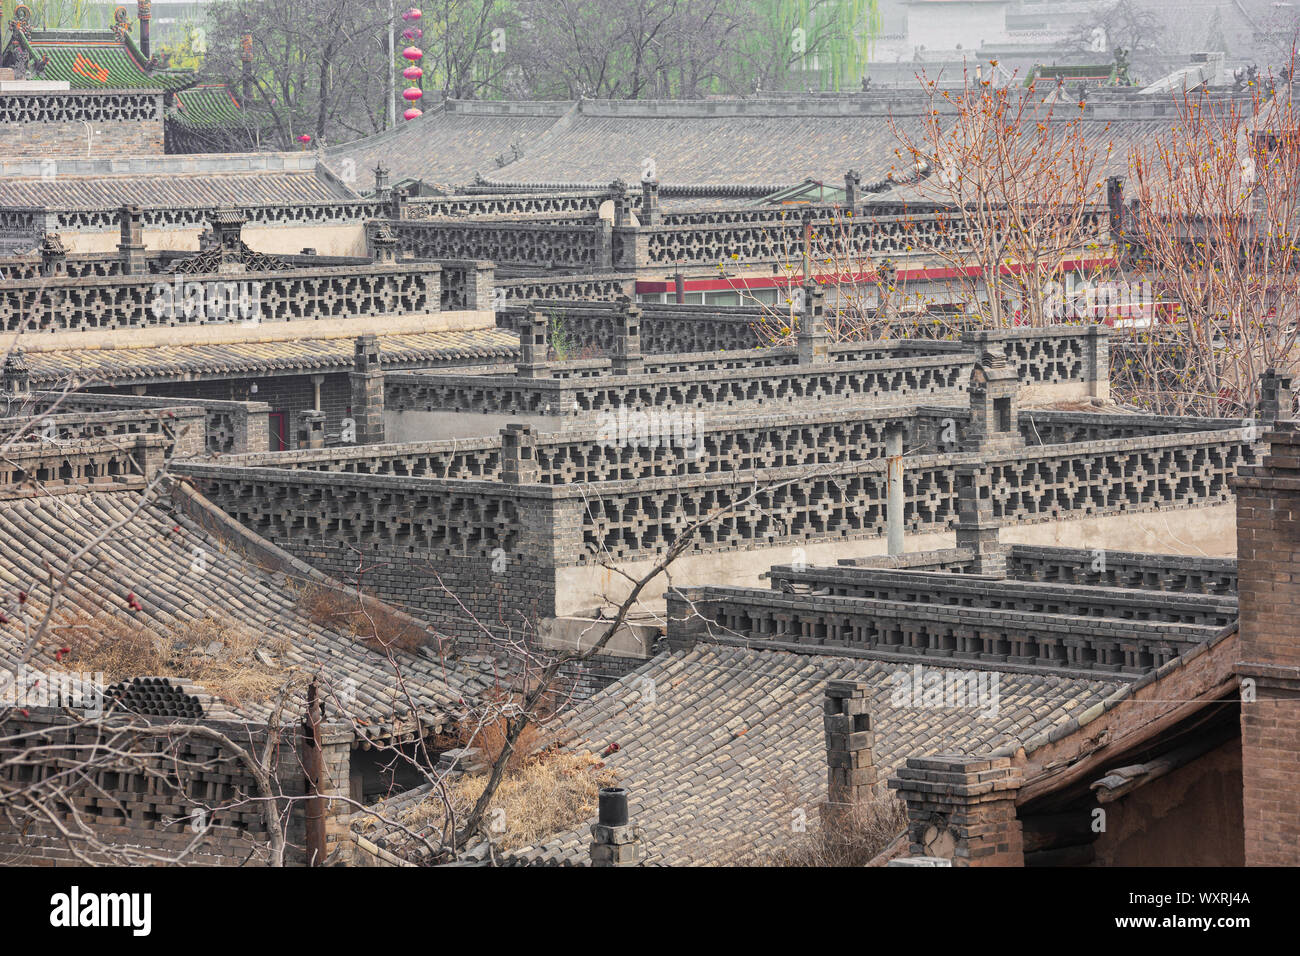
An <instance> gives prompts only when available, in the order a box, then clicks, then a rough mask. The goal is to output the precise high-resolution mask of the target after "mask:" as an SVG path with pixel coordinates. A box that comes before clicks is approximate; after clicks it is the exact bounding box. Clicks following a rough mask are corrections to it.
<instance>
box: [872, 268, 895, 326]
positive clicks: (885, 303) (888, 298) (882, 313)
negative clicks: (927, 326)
mask: <svg viewBox="0 0 1300 956" xmlns="http://www.w3.org/2000/svg"><path fill="white" fill-rule="evenodd" d="M897 282H898V266H896V265H894V261H893V260H892V259H885V260H884V261H883V262H881V263H880V265H879V266H877V267H876V320H877V321H880V322H888V321H889V320H891V319H892V318H893V317H894V314H895V313H896V312H897V311H898V304H897V303H896V302H895V301H894V286H895V285H896V284H897ZM882 334H883V333H882Z"/></svg>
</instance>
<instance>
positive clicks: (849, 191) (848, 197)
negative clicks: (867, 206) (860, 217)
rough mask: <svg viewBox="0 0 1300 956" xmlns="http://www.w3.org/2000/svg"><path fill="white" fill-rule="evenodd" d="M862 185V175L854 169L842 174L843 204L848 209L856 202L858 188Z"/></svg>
mask: <svg viewBox="0 0 1300 956" xmlns="http://www.w3.org/2000/svg"><path fill="white" fill-rule="evenodd" d="M861 185H862V176H861V174H859V173H858V171H857V170H856V169H850V170H849V171H848V172H847V173H845V174H844V205H845V206H847V207H848V208H849V209H850V210H851V209H853V207H855V206H856V205H857V204H858V188H859V187H860V186H861Z"/></svg>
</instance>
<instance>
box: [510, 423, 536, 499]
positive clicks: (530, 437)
mask: <svg viewBox="0 0 1300 956" xmlns="http://www.w3.org/2000/svg"><path fill="white" fill-rule="evenodd" d="M501 480H502V481H503V482H505V483H506V484H508V485H536V484H539V483H540V482H541V480H542V468H541V466H540V465H539V464H538V463H537V436H536V435H534V434H533V430H532V429H531V428H529V427H528V426H527V425H519V424H511V425H507V426H506V427H505V428H503V429H501Z"/></svg>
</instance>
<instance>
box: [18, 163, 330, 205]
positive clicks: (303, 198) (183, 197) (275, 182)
mask: <svg viewBox="0 0 1300 956" xmlns="http://www.w3.org/2000/svg"><path fill="white" fill-rule="evenodd" d="M353 198H355V196H354V194H352V193H350V192H349V191H348V190H347V189H346V188H345V187H343V186H341V185H340V184H338V183H336V182H335V181H333V179H332V178H331V177H330V176H325V175H318V174H317V173H316V172H315V171H289V170H285V171H250V172H228V173H216V172H201V173H200V172H195V173H169V174H167V175H159V174H149V173H130V174H119V175H109V174H103V175H93V176H70V175H63V174H59V175H56V176H53V177H39V176H15V177H3V176H0V206H47V207H50V208H65V209H87V208H105V209H107V208H116V207H118V206H121V205H122V204H124V203H134V204H136V205H140V206H178V207H191V206H197V205H204V204H211V205H225V204H232V205H240V206H245V205H261V204H272V205H274V204H281V203H294V202H330V201H337V200H340V199H353Z"/></svg>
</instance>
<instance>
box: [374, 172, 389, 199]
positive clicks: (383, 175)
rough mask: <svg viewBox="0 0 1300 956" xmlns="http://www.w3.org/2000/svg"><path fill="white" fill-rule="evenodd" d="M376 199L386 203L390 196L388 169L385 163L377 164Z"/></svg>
mask: <svg viewBox="0 0 1300 956" xmlns="http://www.w3.org/2000/svg"><path fill="white" fill-rule="evenodd" d="M375 198H376V199H378V200H379V201H380V202H384V201H386V200H387V199H388V198H389V195H388V167H387V166H385V165H384V164H383V163H376V164H375Z"/></svg>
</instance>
